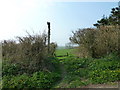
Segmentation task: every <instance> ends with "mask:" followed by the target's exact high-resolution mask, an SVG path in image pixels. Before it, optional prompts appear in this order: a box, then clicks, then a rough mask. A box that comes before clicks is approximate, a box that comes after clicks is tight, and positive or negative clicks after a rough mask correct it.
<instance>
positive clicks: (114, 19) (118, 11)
mask: <svg viewBox="0 0 120 90" xmlns="http://www.w3.org/2000/svg"><path fill="white" fill-rule="evenodd" d="M93 25H94V26H96V27H97V28H99V27H100V26H105V25H120V6H119V7H116V8H112V11H111V14H110V16H109V17H105V16H104V15H103V18H102V19H101V20H98V21H97V23H96V24H93Z"/></svg>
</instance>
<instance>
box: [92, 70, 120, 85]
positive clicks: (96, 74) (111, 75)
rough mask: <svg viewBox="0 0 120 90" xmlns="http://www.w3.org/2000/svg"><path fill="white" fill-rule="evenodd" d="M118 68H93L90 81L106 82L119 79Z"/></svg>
mask: <svg viewBox="0 0 120 90" xmlns="http://www.w3.org/2000/svg"><path fill="white" fill-rule="evenodd" d="M119 76H120V69H119V70H95V71H92V72H91V73H90V80H91V81H92V83H95V84H96V83H100V84H101V83H106V82H113V81H118V80H120V77H119Z"/></svg>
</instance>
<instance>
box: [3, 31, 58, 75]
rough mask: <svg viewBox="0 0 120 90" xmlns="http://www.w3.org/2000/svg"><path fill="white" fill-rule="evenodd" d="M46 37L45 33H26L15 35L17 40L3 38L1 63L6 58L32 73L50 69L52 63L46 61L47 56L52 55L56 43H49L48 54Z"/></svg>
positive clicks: (10, 62)
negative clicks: (23, 35) (20, 35)
mask: <svg viewBox="0 0 120 90" xmlns="http://www.w3.org/2000/svg"><path fill="white" fill-rule="evenodd" d="M46 38H47V35H46V34H42V35H30V34H29V33H28V36H25V37H17V42H16V41H14V40H4V41H3V43H2V44H3V45H2V49H3V63H4V60H8V61H9V64H12V65H16V64H19V65H20V67H21V70H22V71H24V72H25V73H33V72H36V71H40V70H45V69H46V70H48V71H51V68H52V64H50V61H49V64H47V62H48V57H49V56H53V53H54V52H55V49H56V44H54V43H51V45H50V53H49V55H48V52H47V48H48V47H47V44H46ZM50 65H51V66H50ZM4 68H5V67H4ZM24 72H23V73H24Z"/></svg>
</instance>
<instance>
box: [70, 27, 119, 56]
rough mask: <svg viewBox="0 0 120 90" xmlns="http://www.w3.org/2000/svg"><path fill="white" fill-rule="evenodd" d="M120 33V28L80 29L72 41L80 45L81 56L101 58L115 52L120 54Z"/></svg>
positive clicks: (74, 34) (71, 38)
mask: <svg viewBox="0 0 120 90" xmlns="http://www.w3.org/2000/svg"><path fill="white" fill-rule="evenodd" d="M119 33H120V30H119V27H115V26H112V27H108V26H104V27H100V28H98V29H92V28H87V29H79V30H78V31H76V32H73V36H72V37H70V41H71V42H73V43H75V44H78V45H79V53H80V56H82V57H93V58H100V57H102V56H105V55H108V54H110V53H113V52H117V53H119V52H120V51H119V48H120V47H119V46H120V45H118V44H119V43H118V41H119V37H120V36H119Z"/></svg>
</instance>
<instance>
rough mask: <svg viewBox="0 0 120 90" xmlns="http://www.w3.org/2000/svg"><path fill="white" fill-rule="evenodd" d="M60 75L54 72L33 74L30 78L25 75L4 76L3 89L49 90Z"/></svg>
mask: <svg viewBox="0 0 120 90" xmlns="http://www.w3.org/2000/svg"><path fill="white" fill-rule="evenodd" d="M58 80H60V75H59V74H58V73H54V72H35V73H34V74H33V75H32V76H28V75H26V74H23V75H17V76H10V75H9V76H4V77H3V88H51V87H52V86H53V85H54V84H55V83H56V82H57V81H58Z"/></svg>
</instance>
